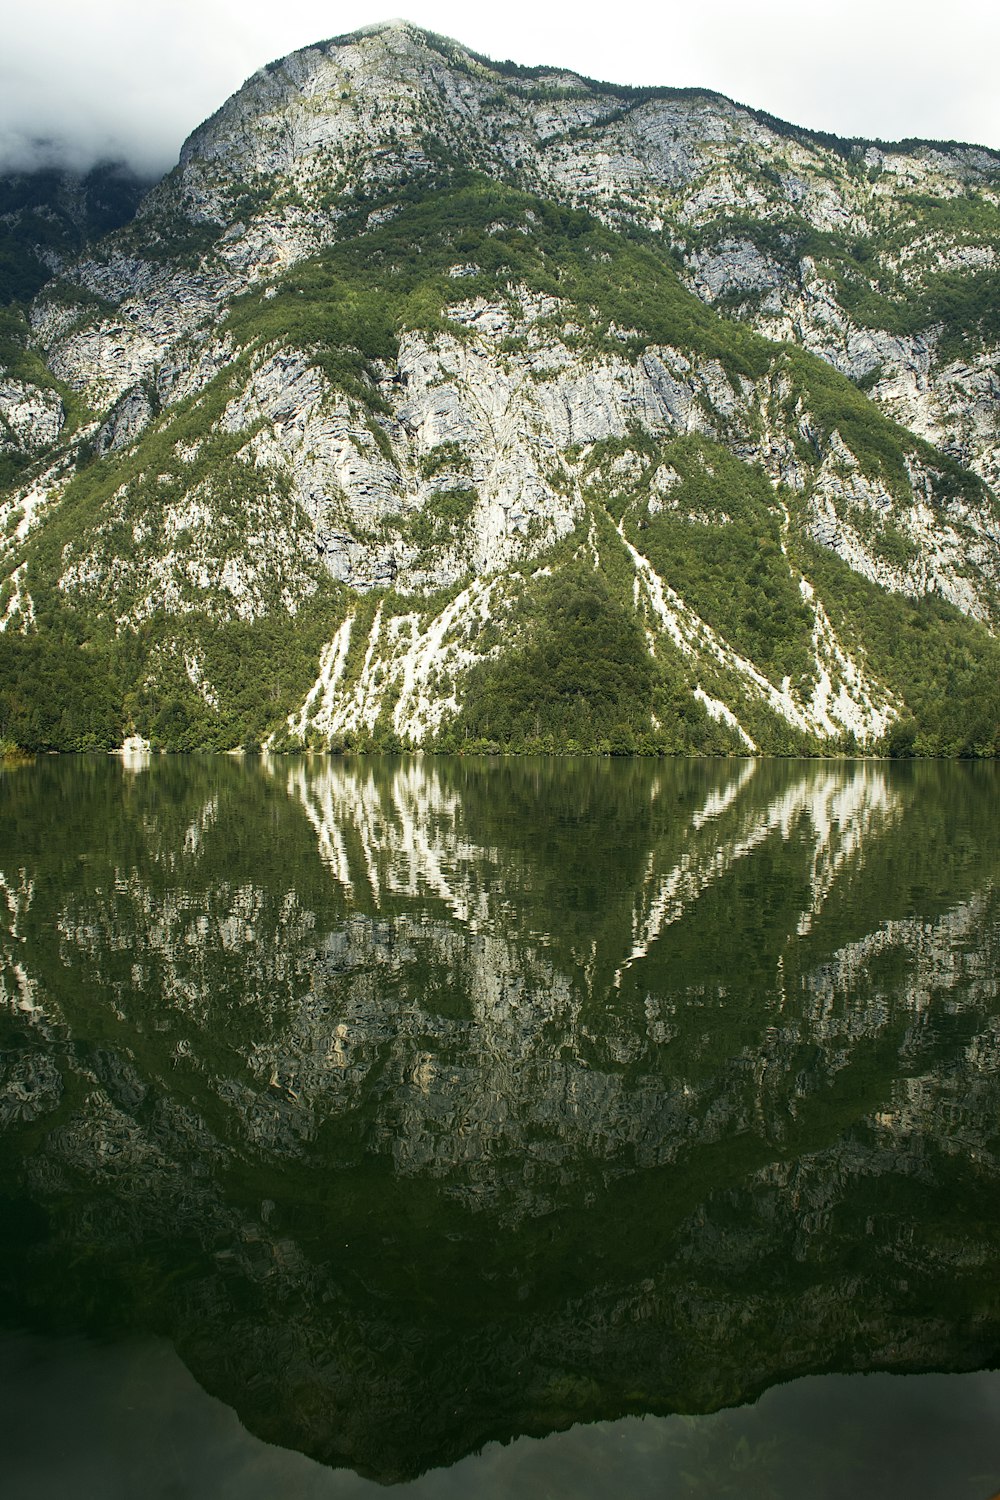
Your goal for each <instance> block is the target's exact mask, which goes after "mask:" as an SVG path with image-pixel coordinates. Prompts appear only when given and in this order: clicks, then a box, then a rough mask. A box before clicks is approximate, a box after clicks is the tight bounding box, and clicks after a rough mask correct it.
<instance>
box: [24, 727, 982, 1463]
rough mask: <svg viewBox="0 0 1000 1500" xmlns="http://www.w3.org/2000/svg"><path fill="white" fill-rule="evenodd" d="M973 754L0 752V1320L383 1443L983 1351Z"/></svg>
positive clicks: (254, 1407) (342, 1458) (446, 1442)
mask: <svg viewBox="0 0 1000 1500" xmlns="http://www.w3.org/2000/svg"><path fill="white" fill-rule="evenodd" d="M995 793H996V775H995V768H994V767H993V766H979V765H969V766H950V765H946V766H940V765H935V764H917V765H912V766H886V765H878V764H872V763H866V764H858V765H830V764H821V763H813V764H797V765H790V764H786V763H778V762H759V761H753V760H748V761H744V762H742V763H740V764H734V763H732V762H728V763H727V762H718V763H712V764H705V763H702V762H697V761H690V760H678V761H671V762H667V763H662V764H661V763H650V762H648V761H636V762H632V763H626V764H622V763H617V762H609V761H605V760H596V759H595V760H591V761H589V762H587V761H580V760H577V761H575V762H573V761H567V760H564V759H559V760H556V759H549V760H548V761H545V762H538V761H533V762H523V761H519V760H506V761H503V762H499V763H497V762H494V761H479V762H477V761H471V762H470V761H458V760H457V759H454V758H452V759H448V760H436V759H431V758H428V757H419V758H418V757H401V758H398V759H397V758H393V759H391V760H390V759H388V758H386V759H378V760H373V761H368V762H365V761H352V760H349V759H347V758H343V759H342V758H324V759H317V758H310V759H306V758H305V757H292V758H279V757H262V758H260V759H258V760H254V761H252V762H248V763H246V764H245V765H241V764H236V763H234V762H233V761H232V760H231V759H229V758H226V757H217V758H215V759H210V758H207V757H205V758H199V759H195V760H194V761H192V762H188V761H184V762H178V761H177V760H175V759H172V758H169V757H162V758H161V757H150V756H148V755H146V756H143V755H138V754H136V755H133V756H131V757H130V758H127V759H126V760H125V762H124V764H122V763H119V762H117V761H115V760H112V759H110V758H106V757H105V758H100V759H96V758H79V759H76V760H72V761H70V762H68V763H67V762H59V761H55V760H52V759H42V760H40V761H39V762H38V763H37V764H36V765H32V766H27V767H23V768H19V769H16V770H12V771H10V772H8V773H5V787H4V798H3V800H2V804H0V832H2V834H3V838H2V840H0V848H2V849H3V850H5V851H7V853H5V854H4V855H3V856H2V857H0V1025H2V1032H0V1035H2V1043H3V1045H2V1049H0V1195H2V1196H0V1207H2V1210H3V1215H4V1227H5V1255H4V1258H3V1265H2V1268H0V1289H2V1291H3V1304H2V1305H3V1308H4V1317H5V1320H6V1321H7V1322H9V1323H12V1324H14V1325H15V1326H21V1327H32V1328H58V1329H61V1330H63V1331H66V1330H79V1329H82V1330H86V1331H90V1332H95V1333H99V1334H100V1335H102V1336H106V1335H107V1334H108V1333H109V1332H116V1333H124V1332H133V1333H142V1334H145V1333H149V1332H154V1331H155V1332H156V1333H157V1334H158V1335H161V1336H162V1335H166V1336H168V1337H170V1338H171V1339H172V1341H173V1342H174V1344H175V1345H176V1347H177V1348H178V1349H179V1351H180V1353H181V1354H182V1356H183V1358H184V1359H185V1361H186V1362H187V1363H188V1364H189V1365H190V1367H191V1368H192V1370H193V1371H194V1372H195V1374H196V1375H197V1377H198V1379H199V1380H200V1381H201V1382H202V1384H203V1385H204V1386H205V1387H206V1388H207V1389H208V1390H209V1391H211V1392H213V1393H214V1394H216V1395H219V1396H220V1397H222V1398H223V1399H225V1400H226V1401H227V1402H229V1403H230V1404H231V1405H233V1406H235V1408H236V1409H237V1411H238V1412H239V1415H240V1417H241V1420H243V1421H244V1422H245V1423H246V1424H247V1425H248V1426H249V1427H250V1428H251V1429H252V1430H254V1431H256V1432H257V1433H259V1434H261V1435H262V1436H264V1437H265V1438H267V1439H268V1440H269V1441H272V1442H276V1443H280V1444H282V1445H285V1446H295V1447H299V1448H301V1449H302V1450H303V1451H306V1452H308V1453H310V1454H312V1455H314V1456H316V1457H317V1458H320V1459H322V1460H323V1461H325V1462H328V1463H333V1464H349V1465H351V1466H352V1467H355V1468H357V1469H359V1470H361V1471H362V1472H365V1473H368V1474H372V1475H375V1476H377V1477H378V1478H380V1479H382V1480H383V1481H388V1480H398V1479H401V1478H409V1477H412V1476H413V1475H414V1474H416V1473H419V1472H420V1471H421V1470H422V1469H424V1468H426V1467H428V1466H432V1465H438V1464H443V1463H447V1462H452V1461H454V1460H455V1459H456V1458H457V1457H459V1456H461V1455H462V1454H463V1453H465V1452H468V1451H471V1450H474V1449H476V1448H478V1447H479V1446H480V1445H481V1444H482V1443H483V1442H485V1441H486V1440H487V1439H489V1438H493V1437H500V1438H506V1437H509V1436H510V1435H511V1434H513V1433H517V1432H533V1433H538V1434H541V1433H544V1432H547V1431H550V1430H552V1429H553V1428H558V1427H563V1426H567V1425H569V1424H570V1423H571V1422H574V1421H580V1420H596V1419H598V1418H607V1417H609V1416H612V1415H618V1414H621V1413H623V1412H642V1411H682V1412H699V1411H708V1410H714V1409H716V1408H718V1407H719V1406H723V1405H727V1404H734V1403H738V1402H743V1401H747V1400H749V1399H752V1398H753V1397H754V1396H755V1395H756V1394H757V1393H758V1392H759V1391H761V1390H762V1389H764V1388H766V1387H767V1386H769V1385H772V1384H774V1383H775V1382H779V1381H784V1380H788V1379H791V1378H793V1377H795V1376H798V1375H802V1374H807V1373H818V1372H820V1371H827V1370H836V1371H845V1372H846V1371H860V1370H872V1369H887V1370H894V1371H898V1372H904V1371H914V1370H918V1371H919V1370H926V1369H928V1368H940V1369H963V1368H977V1367H979V1366H980V1365H990V1366H992V1365H995V1362H996V1350H997V1347H998V1340H1000V1303H998V1297H997V1289H996V1277H995V1248H996V1232H997V1214H998V1209H997V1203H998V1199H997V1193H996V1183H997V1175H998V1172H1000V1142H998V1138H997V1131H996V1119H997V1107H998V1103H1000V1100H998V1092H1000V1083H998V1080H1000V1071H998V1061H1000V1006H998V992H997V983H996V975H997V964H998V958H1000V954H998V952H997V947H998V935H1000V927H998V922H997V918H998V894H997V889H996V882H995V877H994V867H995V859H994V851H993V848H992V845H991V842H990V839H989V836H988V833H987V832H986V829H987V827H988V813H989V810H990V809H992V807H993V806H994V805H995ZM595 848H597V849H600V859H599V860H595V857H594V850H595ZM275 849H280V851H281V858H280V859H276V858H274V851H275ZM11 851H15V852H14V853H11Z"/></svg>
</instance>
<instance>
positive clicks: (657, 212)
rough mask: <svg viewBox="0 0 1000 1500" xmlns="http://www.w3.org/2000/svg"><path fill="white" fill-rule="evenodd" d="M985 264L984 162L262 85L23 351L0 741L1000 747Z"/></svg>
mask: <svg viewBox="0 0 1000 1500" xmlns="http://www.w3.org/2000/svg"><path fill="white" fill-rule="evenodd" d="M998 243H1000V156H998V155H997V154H996V153H994V152H991V151H987V150H985V149H982V148H977V147H967V146H956V145H941V144H934V143H921V142H909V143H904V144H902V145H900V146H895V147H888V146H884V145H869V144H865V143H857V142H854V143H847V142H842V141H838V140H836V139H834V138H832V137H823V136H817V135H812V134H809V133H808V132H805V131H801V130H797V129H795V128H793V127H790V126H787V125H784V124H783V123H781V122H779V121H776V120H772V119H770V118H768V117H766V116H762V115H760V114H758V113H754V112H752V111H749V110H746V109H743V108H741V107H739V106H737V105H735V104H733V103H731V102H730V101H728V100H725V99H722V98H720V97H719V96H716V95H711V94H707V93H703V92H698V91H693V90H692V91H678V90H666V89H664V90H629V89H623V88H620V87H612V86H608V85H602V84H597V83H593V82H592V81H590V80H586V79H581V78H578V77H576V76H575V75H572V74H568V73H564V72H559V71H557V70H551V69H520V68H516V67H514V66H513V65H506V64H505V65H496V64H493V63H490V62H488V61H487V60H485V59H482V58H479V57H476V56H475V55H474V54H471V53H469V52H468V51H466V50H465V49H463V48H461V47H460V46H458V45H457V44H455V43H452V42H448V41H445V40H443V39H441V38H438V37H434V36H432V35H430V34H428V33H425V32H422V31H419V30H418V29H416V28H414V27H412V26H409V25H407V24H406V23H393V24H390V25H387V26H382V27H377V28H373V29H370V30H367V31H364V32H360V33H357V34H355V35H353V36H349V37H344V38H338V39H335V40H333V41H330V42H326V43H323V44H321V45H318V46H316V47H312V48H308V49H306V50H304V51H302V52H299V53H296V54H293V55H292V56H291V57H289V58H286V59H284V60H282V61H280V62H278V63H274V64H271V65H270V66H268V67H267V68H265V69H263V70H262V71H261V72H260V73H258V74H257V75H255V76H254V77H253V78H252V79H250V80H249V81H248V83H247V84H246V85H245V86H244V88H243V89H241V90H240V92H239V93H238V94H236V95H234V96H233V98H232V99H230V100H229V101H228V102H227V103H226V104H225V105H224V106H223V107H222V109H221V110H220V111H219V112H218V113H217V114H216V115H215V116H213V117H212V119H210V120H209V121H207V122H206V123H205V124H204V125H203V126H201V127H200V129H199V130H197V131H196V132H195V133H194V135H193V136H192V137H191V138H190V140H189V141H188V142H187V143H186V145H185V147H184V149H183V151H182V154H181V159H180V162H179V164H178V166H177V167H176V168H175V169H174V171H173V172H171V173H170V174H169V176H168V177H166V178H165V179H164V181H163V182H161V183H160V184H159V185H158V186H157V187H155V188H154V189H153V190H152V191H151V192H150V193H148V194H147V195H146V196H145V197H144V198H143V200H142V202H141V204H140V205H139V207H138V211H137V213H136V215H135V217H134V218H133V219H132V221H131V222H130V223H128V224H127V225H125V226H124V227H122V228H119V229H118V230H116V231H115V232H113V233H111V234H110V235H106V236H105V237H103V238H100V239H98V240H97V241H96V242H95V243H93V244H92V245H90V246H89V247H87V248H86V249H85V250H84V252H83V253H82V254H81V255H80V256H79V257H78V258H77V259H76V260H74V261H72V262H71V263H70V264H66V265H62V266H61V267H60V268H59V269H60V275H59V277H58V279H57V280H55V281H52V282H49V283H48V284H47V285H45V286H43V287H42V288H41V289H40V290H39V291H38V292H37V295H35V296H34V298H33V300H31V301H30V304H26V317H27V319H28V324H29V325H30V331H29V333H28V335H27V337H26V340H22V342H21V346H20V347H19V349H15V350H14V351H13V354H12V353H11V347H12V346H11V341H10V340H8V345H5V346H4V348H5V350H6V351H7V352H6V353H4V352H3V351H0V355H2V357H3V358H4V360H5V361H6V362H7V363H8V366H9V367H10V366H13V373H10V372H9V373H8V376H6V377H5V383H4V384H3V385H2V386H0V416H2V421H3V428H2V447H3V451H4V454H5V455H6V457H5V462H6V465H7V476H6V477H7V478H8V480H9V482H10V483H9V488H8V491H7V498H6V499H5V500H4V501H3V502H2V505H0V526H2V530H3V536H4V540H3V544H2V545H3V551H2V566H3V570H4V574H5V577H6V582H5V583H3V585H2V586H0V625H2V636H0V674H2V675H0V691H2V692H3V695H4V696H3V700H2V701H3V702H4V703H5V704H6V707H5V709H4V713H5V721H4V722H3V723H0V736H3V735H6V736H7V737H8V738H9V739H13V740H15V741H18V742H20V743H22V744H24V745H26V746H29V747H42V746H46V745H52V746H81V747H82V746H86V745H105V744H116V743H121V741H122V739H123V738H125V737H126V736H129V735H138V736H140V737H142V738H144V739H148V740H151V741H152V742H154V743H159V744H162V745H166V746H168V747H175V748H184V747H194V746H207V747H215V748H230V747H231V746H234V745H237V744H240V743H241V742H244V741H265V740H266V741H268V742H269V743H271V744H273V745H274V746H276V747H281V746H286V745H296V744H303V745H317V746H324V745H330V744H333V745H337V744H351V743H356V744H365V743H370V744H383V745H400V744H405V743H411V744H423V745H439V746H443V747H452V748H458V747H459V746H467V745H472V746H476V745H478V746H481V747H484V746H490V745H494V744H496V745H501V746H509V747H513V748H518V747H525V746H533V747H535V748H550V749H551V748H562V747H564V746H566V745H570V746H574V745H575V746H578V747H581V748H605V749H609V748H610V749H623V750H630V749H649V750H660V751H664V750H666V751H670V750H709V751H713V750H714V751H738V752H746V751H749V750H758V749H760V750H765V751H815V750H817V749H821V748H823V747H828V748H836V749H851V748H854V747H866V748H872V747H876V746H878V747H889V748H891V749H894V750H896V751H899V752H906V751H909V750H912V749H913V748H916V749H917V750H925V751H934V752H940V753H956V752H963V753H972V754H983V753H987V754H988V753H994V752H995V750H996V748H997V735H998V732H1000V696H998V695H1000V688H998V687H997V683H998V681H1000V651H998V647H997V643H996V627H997V623H998V619H1000V593H998V589H1000V507H998V500H997V490H996V486H997V484H998V482H1000V448H998V413H1000V363H998V361H1000V323H998V319H997V311H996V309H997V307H998V306H1000V298H998V296H997V292H998V290H1000V271H998V269H997V264H996V256H997V248H996V247H997V245H998ZM18 361H19V363H18ZM67 657H69V658H71V659H72V662H73V669H72V670H68V669H67V666H66V662H67ZM581 660H584V661H586V663H587V670H581V666H580V664H581ZM40 678H41V679H42V680H46V679H47V680H48V681H49V682H50V683H51V685H52V691H51V692H50V693H49V694H47V695H46V696H47V700H48V701H47V702H44V703H43V702H39V694H38V692H37V687H36V684H37V683H38V681H39V679H40Z"/></svg>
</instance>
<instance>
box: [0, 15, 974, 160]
mask: <svg viewBox="0 0 1000 1500" xmlns="http://www.w3.org/2000/svg"><path fill="white" fill-rule="evenodd" d="M390 3H391V0H390ZM404 4H405V0H404ZM404 14H406V15H407V17H408V18H409V19H410V20H412V21H414V22H416V23H417V24H419V25H424V26H427V27H429V28H430V29H432V30H435V31H440V32H444V33H446V34H447V35H451V36H455V37H457V38H458V40H459V41H462V42H464V43H466V44H467V45H468V46H471V47H472V48H474V49H475V50H477V51H480V52H485V53H487V54H488V55H490V56H493V57H499V58H505V57H512V58H513V59H514V60H515V61H517V62H523V63H541V62H546V63H553V64H558V65H562V66H566V67H570V68H574V69H576V70H577V71H579V72H582V73H586V74H589V75H590V76H592V77H598V78H607V79H610V80H612V81H615V82H619V83H637V84H669V85H674V86H689V85H697V86H702V87H706V88H714V89H717V90H719V91H720V92H722V93H726V94H729V95H730V96H731V97H733V98H736V99H738V100H740V101H741V102H742V103H746V104H750V105H753V106H755V107H757V108H759V109H765V110H768V111H770V112H771V113H772V114H776V115H779V116H781V117H783V118H784V119H788V120H791V121H793V122H794V123H796V124H801V125H806V126H810V127H812V128H814V129H819V130H830V131H833V132H835V133H838V134H842V135H865V136H880V137H882V138H889V139H892V138H898V137H901V136H924V137H931V138H945V139H964V140H972V141H979V142H982V143H984V144H987V145H994V146H1000V100H998V95H997V92H996V89H995V84H994V81H993V77H992V67H993V59H994V58H995V57H996V55H997V51H998V44H1000V11H997V12H994V10H993V8H992V7H987V6H986V5H985V3H984V0H952V3H951V4H950V5H949V6H948V9H947V14H946V15H944V14H943V13H942V9H941V7H940V6H938V5H934V6H931V5H928V4H926V3H923V4H921V3H914V4H904V3H902V0H839V3H838V5H837V6H836V7H833V8H831V9H829V10H825V9H824V10H822V11H821V10H820V9H819V8H812V7H807V6H804V5H802V4H801V0H796V3H792V0H757V3H755V4H752V5H748V4H746V3H745V0H742V3H737V0H715V3H714V4H713V5H711V6H710V7H709V6H705V7H701V8H699V9H698V10H697V11H696V9H695V7H693V6H692V5H691V4H690V0H683V3H678V0H668V3H663V0H660V3H657V4H648V3H637V0H619V3H617V4H615V5H608V4H606V3H604V4H601V5H597V4H593V3H589V0H575V3H572V4H570V3H568V0H560V3H556V4H552V3H550V4H548V5H544V4H540V3H539V0H534V3H532V4H529V3H527V0H508V3H506V4H504V5H502V6H495V7H493V6H490V7H487V6H483V7H478V8H472V7H469V6H468V5H467V4H465V3H463V4H459V3H457V0H413V3H412V4H410V5H409V6H408V8H406V9H404ZM385 18H386V17H385V16H384V15H380V14H379V13H378V12H373V10H372V6H371V5H370V4H368V5H365V4H357V3H353V0H352V3H347V4H330V3H319V0H284V3H283V4H281V5H280V6H275V5H274V3H273V0H244V3H242V4H237V3H234V0H171V3H169V4H167V3H164V0H147V3H145V4H144V5H142V6H139V5H137V4H136V3H135V0H92V3H89V4H88V5H86V6H81V5H79V4H78V3H77V0H72V3H71V0H33V3H32V4H31V5H26V6H23V7H19V8H18V10H17V11H16V12H15V13H13V14H10V15H8V17H7V18H6V19H5V22H4V48H3V56H2V59H0V163H5V164H7V165H11V164H22V163H27V162H34V161H37V160H44V159H46V158H49V159H51V158H53V157H55V158H56V159H60V160H68V161H72V162H74V163H76V164H78V165H84V164H86V163H87V162H89V161H92V160H94V159H95V158H97V157H98V156H106V155H125V156H127V157H128V158H129V159H130V160H132V161H133V162H134V163H135V164H136V165H137V166H140V167H142V168H144V169H147V170H162V169H164V168H166V167H168V166H169V165H170V164H171V163H172V162H173V161H174V160H176V156H177V152H178V150H179V148H180V144H181V142H182V140H183V139H184V137H185V136H186V135H187V134H188V132H189V131H191V130H192V129H194V127H195V126H196V125H197V124H199V123H200V121H201V120H202V119H203V118H204V117H205V116H206V115H208V114H211V113H212V112H213V111H214V110H215V109H216V108H218V106H219V105H220V104H221V103H222V101H223V100H224V99H225V98H226V97H227V96H228V95H229V94H230V93H232V92H233V90H234V89H236V88H238V87H239V85H240V83H241V82H242V81H243V79H244V78H246V77H247V76H248V75H249V74H250V73H252V72H253V71H254V70H255V69H256V68H257V67H259V66H261V65H262V64H263V63H265V62H268V61H270V60H271V59H272V58H274V57H279V56H282V55H283V54H284V53H286V52H289V51H292V50H294V49H295V48H297V47H302V46H306V45H307V44H308V43H310V42H313V41H318V40H321V39H323V38H325V37H327V36H330V35H332V34H338V33H340V32H344V31H350V30H353V29H354V28H356V27H358V26H361V25H365V24H369V23H371V22H373V21H378V20H383V19H385Z"/></svg>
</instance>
